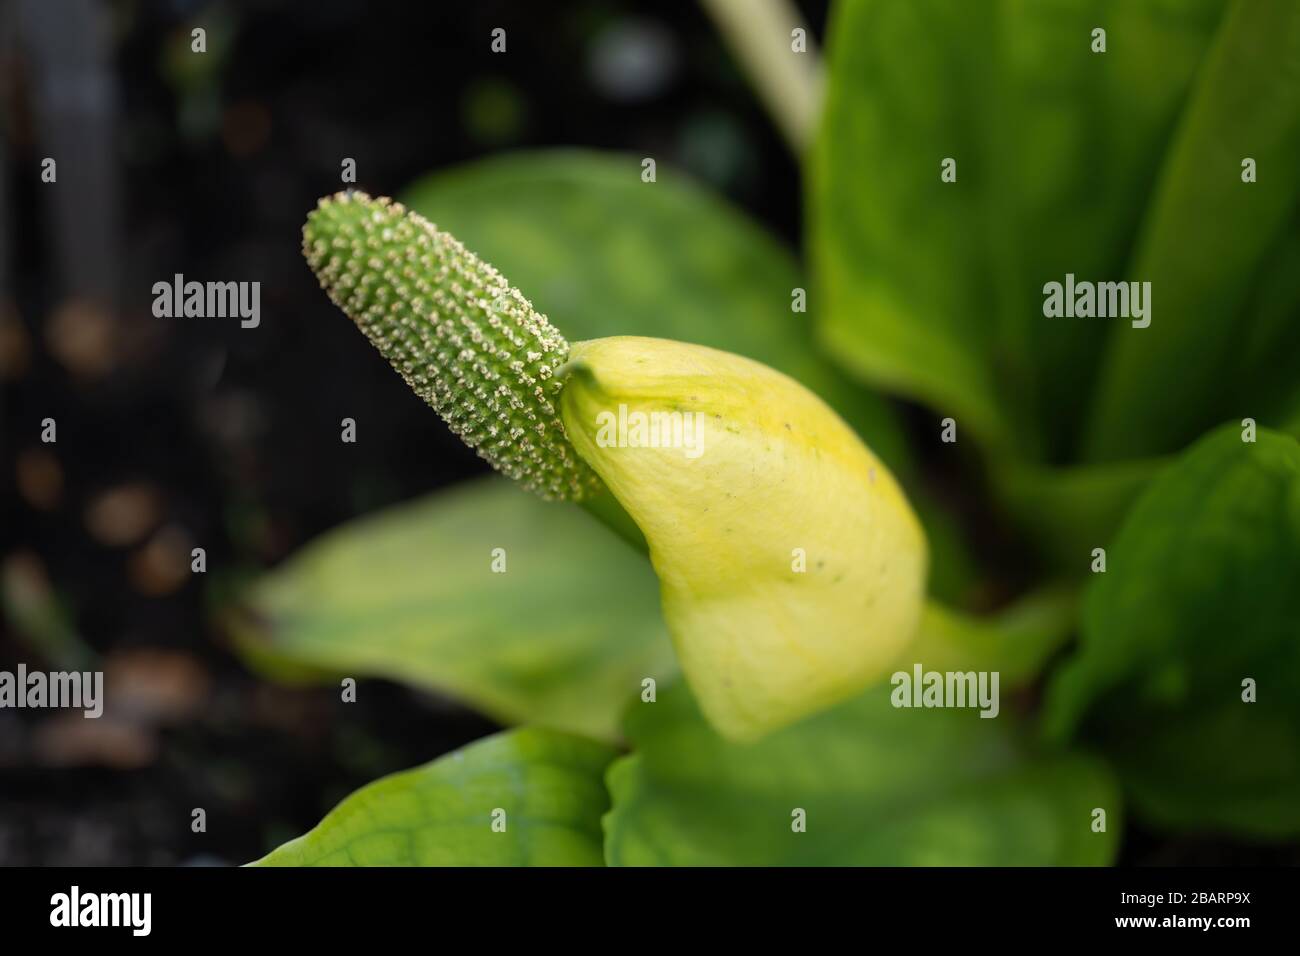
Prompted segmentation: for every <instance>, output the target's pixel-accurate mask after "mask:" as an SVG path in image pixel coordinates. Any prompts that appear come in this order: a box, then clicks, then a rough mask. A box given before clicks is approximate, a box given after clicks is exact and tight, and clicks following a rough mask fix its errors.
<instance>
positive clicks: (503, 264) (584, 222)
mask: <svg viewBox="0 0 1300 956" xmlns="http://www.w3.org/2000/svg"><path fill="white" fill-rule="evenodd" d="M656 177H657V181H656V182H653V183H646V182H642V181H641V160H640V158H639V157H634V156H628V155H613V154H601V153H592V152H581V151H577V150H554V151H546V152H534V153H518V154H514V155H509V156H503V157H499V158H493V159H489V160H483V161H480V162H476V163H473V164H471V165H469V166H465V167H462V168H460V169H455V170H451V171H448V172H439V173H435V174H433V175H431V176H429V177H427V178H425V179H423V180H420V181H419V182H417V183H415V184H414V185H413V186H411V187H410V188H409V189H408V190H406V192H405V194H404V196H403V197H402V198H403V201H404V202H406V203H407V205H409V206H411V207H412V208H414V209H416V210H417V211H418V212H420V213H421V214H422V215H424V216H426V217H427V218H429V219H430V220H431V221H433V222H434V223H436V224H437V225H438V226H439V227H440V228H443V229H446V230H448V231H450V232H451V233H452V234H454V235H455V236H456V237H457V238H459V239H460V240H461V241H462V242H464V243H465V245H466V246H467V247H468V248H470V249H473V250H474V251H475V252H476V253H478V254H479V255H481V256H482V257H483V258H484V259H486V260H487V261H488V262H491V263H492V264H493V265H494V266H496V267H497V268H498V269H500V270H501V272H502V273H503V274H504V275H505V276H506V277H507V278H509V280H510V281H511V283H513V284H514V285H515V286H517V287H518V288H519V289H520V290H521V291H522V292H523V293H524V294H525V295H526V296H528V297H529V299H531V300H532V302H533V304H534V305H535V306H536V307H537V308H538V310H539V311H541V312H543V313H546V314H547V315H548V316H549V317H550V319H551V321H552V322H553V323H554V324H555V326H556V327H557V328H558V329H560V331H562V332H563V333H564V335H565V336H566V337H567V338H568V339H569V340H570V341H576V340H579V339H591V338H600V337H603V336H608V335H648V336H656V337H659V338H666V339H676V340H678V341H681V342H694V343H697V344H700V345H708V346H711V347H713V348H719V349H725V350H726V351H729V352H735V353H737V354H739V355H744V356H747V357H749V358H752V359H756V360H758V361H760V362H763V363H765V364H767V365H770V366H772V367H773V368H775V369H778V370H779V371H782V372H785V373H786V374H788V375H791V376H793V377H794V378H796V379H798V380H800V381H801V382H803V383H804V384H805V385H807V386H808V387H809V388H811V389H812V390H813V391H815V392H817V393H818V394H819V395H821V396H822V397H823V398H824V399H826V401H827V402H829V403H830V404H831V405H832V406H833V407H834V408H835V409H836V410H837V411H838V412H839V413H840V414H841V415H843V416H844V418H845V420H847V421H848V422H849V424H851V425H853V426H854V428H856V429H857V430H858V432H859V433H860V434H861V435H862V437H863V438H864V439H865V440H866V441H867V443H868V444H869V445H870V446H871V447H872V449H873V450H874V451H875V452H876V453H877V454H878V455H880V457H881V458H882V459H883V460H885V461H886V462H887V463H889V464H890V465H891V467H893V468H894V469H895V470H904V471H905V470H906V461H905V450H904V444H903V439H902V436H901V432H900V431H899V428H898V425H897V423H896V422H895V421H894V419H893V416H892V413H891V411H890V409H889V408H888V407H887V406H886V405H885V404H884V403H883V402H882V401H881V400H880V399H878V398H875V397H874V396H872V395H870V394H868V393H866V392H864V391H863V390H862V389H860V388H857V387H855V386H854V385H853V383H851V382H849V381H848V380H846V379H845V378H844V377H843V376H842V375H841V374H840V373H839V372H837V371H836V370H835V369H834V368H833V367H832V366H831V365H830V364H829V363H827V362H826V361H824V360H823V359H822V358H820V357H819V356H818V355H817V354H816V352H815V351H814V348H813V345H812V335H811V328H810V322H809V313H794V312H792V311H791V301H792V300H791V293H792V290H794V289H795V288H796V287H803V286H805V285H806V283H805V281H804V279H803V278H802V277H801V276H800V273H799V269H798V265H797V263H796V262H795V260H794V258H793V256H792V255H791V254H790V252H789V250H787V249H786V248H784V247H783V246H782V245H781V244H780V243H778V242H776V241H775V240H774V239H772V238H771V237H770V236H769V235H768V234H767V233H766V232H764V231H763V230H762V229H761V228H759V227H758V226H757V225H755V224H754V223H753V222H751V221H750V220H749V219H747V218H746V217H745V216H744V215H742V214H741V213H740V212H738V211H737V210H736V209H734V208H732V207H731V206H730V205H728V204H727V203H725V202H723V201H722V200H720V199H719V198H717V197H716V196H714V195H713V194H711V193H710V192H708V191H707V190H705V189H703V188H701V187H699V186H697V185H695V184H694V183H693V182H691V181H690V180H689V179H687V178H686V177H684V176H683V175H682V174H681V173H680V172H678V171H677V170H674V169H672V168H670V167H668V166H665V165H663V164H662V163H661V164H660V165H659V166H658V169H657V171H656ZM809 307H810V312H815V311H816V302H812V303H810V306H809Z"/></svg>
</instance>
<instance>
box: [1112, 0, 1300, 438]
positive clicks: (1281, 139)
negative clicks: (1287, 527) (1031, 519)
mask: <svg viewBox="0 0 1300 956" xmlns="http://www.w3.org/2000/svg"><path fill="white" fill-rule="evenodd" d="M1245 157H1251V158H1253V159H1255V160H1256V162H1257V164H1258V181H1257V182H1254V183H1243V182H1242V181H1241V175H1242V167H1241V163H1242V160H1243V158H1245ZM1298 195H1300V5H1297V4H1296V3H1295V0H1249V2H1237V3H1235V4H1233V6H1232V7H1231V8H1230V12H1229V14H1228V16H1227V18H1226V20H1225V22H1224V24H1223V27H1222V29H1221V30H1220V31H1219V35H1218V38H1217V41H1216V43H1215V47H1214V51H1213V53H1212V54H1211V55H1210V57H1209V58H1208V61H1207V62H1206V64H1205V67H1204V68H1203V69H1202V71H1201V74H1200V77H1199V79H1198V82H1197V88H1196V91H1195V93H1194V95H1193V97H1192V99H1191V102H1190V103H1189V105H1188V107H1187V110H1186V113H1185V115H1184V117H1183V120H1182V123H1181V127H1180V129H1179V132H1178V135H1177V137H1176V138H1175V139H1174V142H1173V145H1172V147H1171V149H1170V151H1169V155H1168V157H1167V159H1166V160H1165V167H1164V169H1163V170H1162V172H1161V180H1160V189H1159V192H1158V193H1157V195H1156V197H1155V200H1154V202H1153V204H1152V208H1151V211H1150V212H1149V213H1148V216H1147V221H1146V223H1145V224H1144V227H1143V238H1142V245H1141V248H1140V250H1139V253H1138V256H1137V260H1136V262H1135V263H1134V267H1133V270H1132V276H1131V278H1133V279H1138V280H1143V281H1149V282H1151V289H1152V296H1153V300H1154V303H1155V305H1154V308H1153V311H1152V316H1151V325H1150V327H1148V328H1144V329H1135V328H1128V327H1125V328H1120V329H1118V330H1117V334H1116V335H1115V337H1114V338H1113V340H1112V343H1111V349H1110V354H1109V355H1108V357H1107V364H1106V368H1105V373H1104V375H1103V377H1102V380H1101V385H1100V390H1099V392H1098V404H1097V408H1096V409H1095V415H1096V417H1095V421H1094V422H1093V426H1094V427H1093V429H1092V433H1091V435H1090V441H1089V446H1088V453H1089V455H1090V457H1093V458H1101V459H1114V458H1120V457H1124V456H1130V455H1141V454H1150V453H1159V452H1167V451H1175V450H1177V449H1178V448H1180V447H1181V446H1182V445H1184V444H1185V443H1187V442H1189V441H1191V440H1192V439H1194V438H1195V437H1196V436H1197V435H1198V434H1200V432H1201V431H1202V430H1203V429H1204V428H1206V427H1207V426H1209V425H1213V424H1215V423H1217V422H1219V421H1222V420H1223V419H1224V418H1225V417H1228V416H1230V415H1231V416H1236V417H1240V416H1241V415H1247V414H1251V411H1252V410H1251V409H1249V408H1243V407H1240V406H1239V405H1237V403H1236V401H1235V399H1236V395H1235V394H1234V392H1235V389H1234V388H1233V387H1232V384H1231V382H1230V381H1228V379H1229V376H1230V373H1232V372H1233V371H1234V370H1235V371H1236V372H1237V374H1239V375H1243V374H1244V375H1247V376H1248V375H1249V374H1250V372H1251V370H1250V369H1248V368H1247V369H1240V368H1236V369H1234V366H1235V365H1236V363H1237V361H1238V357H1239V355H1240V353H1241V350H1242V349H1243V346H1247V345H1248V343H1249V340H1250V338H1251V330H1250V329H1249V327H1243V322H1242V318H1243V316H1242V311H1243V308H1244V306H1245V304H1246V302H1247V297H1248V295H1249V293H1250V292H1251V290H1252V289H1254V288H1256V287H1258V286H1259V285H1260V284H1261V283H1262V282H1267V281H1273V280H1272V278H1271V277H1270V276H1269V275H1267V274H1261V268H1262V267H1264V266H1265V265H1270V264H1271V265H1272V267H1273V268H1278V267H1281V268H1283V269H1285V268H1286V266H1287V265H1288V264H1289V265H1291V266H1293V265H1294V264H1295V261H1296V260H1295V255H1294V253H1291V254H1290V255H1289V257H1288V259H1287V260H1284V261H1283V262H1278V261H1273V262H1271V263H1270V258H1271V257H1272V256H1273V250H1274V249H1275V248H1276V247H1277V246H1278V244H1279V243H1280V242H1282V241H1283V240H1284V239H1286V238H1287V237H1286V231H1287V230H1294V229H1295V228H1296V227H1295V212H1296V198H1297V196H1298ZM1285 274H1286V273H1285V272H1283V275H1285ZM1290 280H1291V281H1290V282H1289V283H1288V284H1289V285H1290V286H1291V287H1292V292H1291V294H1290V297H1289V298H1290V302H1291V304H1292V306H1294V305H1295V302H1296V299H1295V294H1294V274H1292V275H1291V276H1290ZM1295 314H1296V313H1295V310H1294V308H1292V309H1291V310H1290V314H1289V316H1288V317H1287V318H1286V320H1285V324H1283V325H1277V326H1275V328H1274V331H1275V332H1279V333H1282V334H1283V335H1287V334H1288V333H1289V330H1290V328H1291V327H1292V326H1294V320H1295ZM1255 318H1256V320H1260V319H1261V318H1262V319H1263V320H1264V321H1265V322H1266V321H1267V317H1266V316H1263V317H1261V316H1255ZM1279 318H1280V317H1279ZM1266 338H1268V337H1266ZM1290 341H1291V344H1292V345H1293V346H1294V344H1295V337H1294V334H1290ZM1255 351H1256V353H1257V354H1258V356H1259V361H1260V364H1259V367H1260V368H1273V369H1275V370H1276V369H1277V368H1278V367H1284V368H1285V369H1286V370H1287V372H1288V378H1289V380H1290V381H1289V382H1288V384H1294V383H1295V381H1296V380H1297V379H1300V352H1297V351H1296V350H1295V349H1294V347H1293V348H1292V349H1291V350H1290V351H1289V352H1278V351H1276V350H1274V349H1271V348H1268V349H1266V350H1265V351H1264V352H1263V354H1259V349H1258V348H1256V350H1255ZM1225 384H1226V385H1227V386H1228V387H1226V388H1225V387H1224V386H1225ZM1254 411H1255V414H1257V415H1260V416H1261V417H1262V415H1263V413H1264V411H1265V409H1256V410H1254Z"/></svg>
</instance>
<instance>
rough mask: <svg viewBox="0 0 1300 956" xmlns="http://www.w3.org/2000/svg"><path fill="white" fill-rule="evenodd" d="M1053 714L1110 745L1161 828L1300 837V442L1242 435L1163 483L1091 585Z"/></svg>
mask: <svg viewBox="0 0 1300 956" xmlns="http://www.w3.org/2000/svg"><path fill="white" fill-rule="evenodd" d="M1247 678H1250V679H1252V680H1254V681H1256V682H1257V684H1258V691H1257V693H1258V700H1257V702H1255V703H1246V702H1244V701H1243V700H1242V697H1243V681H1244V680H1245V679H1247ZM1048 704H1049V706H1048V721H1047V728H1048V730H1049V733H1050V734H1052V735H1053V736H1055V737H1057V738H1063V737H1065V736H1066V735H1068V734H1070V733H1072V732H1075V731H1081V732H1082V733H1083V734H1084V735H1085V736H1086V738H1087V739H1088V740H1089V741H1091V742H1093V743H1094V744H1096V745H1097V746H1098V747H1100V748H1103V749H1104V750H1105V752H1106V753H1107V754H1108V756H1110V757H1111V758H1112V759H1113V760H1114V761H1115V763H1116V764H1117V767H1118V769H1119V771H1120V774H1121V778H1122V780H1123V783H1124V784H1125V785H1126V786H1127V787H1128V788H1129V790H1131V792H1132V798H1133V801H1134V803H1135V806H1136V808H1137V809H1138V810H1139V811H1141V812H1142V813H1143V814H1144V815H1145V816H1146V817H1148V818H1149V819H1151V820H1153V821H1155V822H1156V823H1158V824H1163V825H1165V826H1169V827H1182V828H1228V829H1232V830H1236V831H1239V832H1242V833H1249V834H1257V835H1265V836H1283V835H1290V836H1294V835H1296V834H1300V444H1298V443H1297V442H1296V440H1295V438H1293V437H1291V436H1288V435H1282V434H1278V433H1274V432H1270V431H1266V430H1260V432H1259V433H1258V436H1257V441H1256V442H1254V443H1245V442H1243V441H1242V440H1241V429H1240V427H1239V426H1237V425H1229V426H1226V427H1224V428H1222V429H1220V430H1218V431H1216V432H1214V433H1212V434H1211V435H1209V436H1207V437H1206V438H1204V439H1203V440H1202V441H1200V442H1198V443H1197V444H1196V445H1195V446H1193V447H1192V449H1191V450H1189V451H1188V452H1187V453H1186V455H1184V456H1183V457H1182V458H1181V459H1180V460H1179V461H1178V462H1177V463H1176V464H1174V465H1173V466H1171V467H1170V468H1169V469H1168V470H1167V471H1166V472H1164V473H1163V474H1162V475H1161V476H1160V477H1159V478H1157V479H1156V480H1155V481H1154V482H1153V483H1152V485H1151V486H1150V487H1149V488H1148V489H1147V491H1146V492H1145V494H1143V496H1142V497H1141V499H1139V501H1138V503H1137V504H1136V505H1135V506H1134V508H1133V511H1132V513H1131V514H1130V515H1129V517H1128V520H1127V521H1126V522H1125V524H1124V527H1123V528H1122V529H1121V531H1120V533H1119V535H1118V536H1117V538H1116V540H1115V542H1114V545H1113V547H1111V548H1110V550H1109V552H1108V554H1107V562H1106V572H1105V574H1101V575H1098V576H1097V577H1096V578H1094V580H1093V582H1092V584H1091V585H1090V587H1089V589H1088V594H1087V597H1086V606H1085V612H1084V625H1083V637H1082V642H1081V646H1080V650H1079V652H1078V654H1077V655H1076V656H1075V657H1074V658H1073V659H1072V660H1071V661H1070V662H1069V663H1068V664H1067V665H1066V666H1065V667H1064V668H1063V670H1062V671H1061V672H1060V673H1059V675H1058V677H1057V679H1056V680H1055V681H1054V682H1053V684H1052V686H1051V691H1050V695H1049V698H1048Z"/></svg>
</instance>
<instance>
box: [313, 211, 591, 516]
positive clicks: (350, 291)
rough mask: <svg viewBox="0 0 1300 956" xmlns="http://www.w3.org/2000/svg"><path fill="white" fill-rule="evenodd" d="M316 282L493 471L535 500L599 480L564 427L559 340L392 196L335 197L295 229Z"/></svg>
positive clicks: (565, 494) (582, 491) (575, 496)
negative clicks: (559, 402) (560, 406)
mask: <svg viewBox="0 0 1300 956" xmlns="http://www.w3.org/2000/svg"><path fill="white" fill-rule="evenodd" d="M302 247H303V255H305V256H306V257H307V262H308V263H309V264H310V265H311V267H312V270H313V271H314V272H315V273H316V277H317V278H318V279H319V280H320V284H321V287H322V288H324V289H325V291H326V292H328V293H329V297H330V298H331V299H332V300H333V301H334V303H335V304H336V305H337V306H338V307H339V308H341V309H342V310H343V311H344V312H346V313H347V314H348V316H349V317H350V318H351V319H352V320H353V321H354V322H356V324H357V325H358V326H359V327H360V329H361V331H363V332H364V333H365V334H366V336H367V337H368V338H369V339H370V341H371V342H372V343H373V344H374V346H375V347H376V348H377V349H379V351H380V352H381V353H382V354H383V356H384V357H385V358H386V359H388V361H389V362H390V363H391V364H392V366H393V368H395V369H396V370H397V371H398V372H399V373H400V374H401V376H402V378H404V379H405V380H406V383H407V384H408V385H410V386H411V388H413V389H414V390H415V392H416V394H417V395H419V396H420V397H421V398H423V399H424V400H425V401H426V402H428V403H429V404H430V405H432V406H433V407H434V408H435V409H436V410H437V411H438V413H439V414H440V415H442V417H443V418H444V419H445V420H446V422H447V424H448V425H449V426H451V429H452V431H454V432H455V433H456V434H457V435H459V436H460V437H461V438H462V439H463V440H464V441H465V443H466V444H468V445H469V446H470V447H471V448H475V449H477V450H478V453H479V454H480V455H482V456H483V457H484V458H486V459H487V460H488V461H489V462H490V463H491V464H492V466H493V467H494V468H496V469H497V470H498V471H501V472H503V473H504V474H506V475H508V476H509V477H511V478H513V479H515V480H516V481H518V482H519V483H520V484H522V485H524V487H526V488H529V489H530V490H532V491H535V492H537V493H538V494H540V495H542V496H543V497H545V498H566V499H568V500H571V501H581V500H583V499H584V498H586V497H588V496H589V495H591V494H592V493H593V492H595V491H596V490H597V489H599V487H600V483H599V480H598V479H597V478H596V476H595V475H594V474H593V473H592V471H591V469H590V468H589V467H588V466H587V465H586V464H585V463H584V462H583V461H582V459H581V458H579V457H578V456H577V455H576V454H575V453H574V450H573V447H572V446H571V445H570V444H569V441H568V439H567V438H566V437H565V434H564V426H563V425H562V423H561V422H560V417H559V412H558V409H557V407H556V401H557V396H558V394H559V390H560V386H561V383H560V382H559V381H558V380H557V379H556V378H555V377H554V371H555V369H556V367H557V366H559V365H560V364H561V363H562V362H563V361H564V360H565V358H566V357H567V355H568V352H569V343H568V342H566V341H565V339H564V336H562V335H561V334H560V333H559V332H557V331H556V330H555V329H554V328H553V327H552V326H551V324H550V323H549V322H548V321H547V320H546V317H545V316H544V315H539V314H538V313H537V312H535V311H534V310H533V307H532V305H531V304H530V303H529V301H528V300H527V299H525V298H524V297H523V296H522V295H520V293H519V292H518V290H516V289H513V288H511V287H510V285H509V284H508V283H507V282H506V280H505V279H504V278H503V277H502V276H501V274H500V273H499V272H497V271H496V270H495V269H493V268H492V267H491V266H490V265H488V264H487V263H485V262H482V261H481V260H479V259H478V258H477V257H476V256H475V255H474V254H473V253H471V252H469V251H468V250H467V249H465V247H464V246H462V245H461V244H460V243H459V242H457V241H456V240H455V239H454V238H453V237H451V236H449V235H448V234H446V233H444V232H439V231H438V230H437V229H436V228H435V227H434V226H433V225H432V224H431V223H430V222H428V221H427V220H426V219H424V218H423V217H422V216H420V215H418V214H416V213H414V212H411V211H410V210H408V209H406V208H404V207H403V206H402V205H401V204H400V203H394V202H392V201H391V200H389V199H387V198H384V197H381V198H379V199H371V198H370V197H369V196H367V195H366V194H365V193H361V192H346V193H339V194H337V195H335V196H334V197H333V198H332V199H322V200H321V201H320V202H319V204H318V205H317V208H316V209H315V210H313V211H312V213H311V214H310V215H309V216H308V217H307V224H306V225H305V226H304V227H303V241H302Z"/></svg>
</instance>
